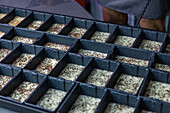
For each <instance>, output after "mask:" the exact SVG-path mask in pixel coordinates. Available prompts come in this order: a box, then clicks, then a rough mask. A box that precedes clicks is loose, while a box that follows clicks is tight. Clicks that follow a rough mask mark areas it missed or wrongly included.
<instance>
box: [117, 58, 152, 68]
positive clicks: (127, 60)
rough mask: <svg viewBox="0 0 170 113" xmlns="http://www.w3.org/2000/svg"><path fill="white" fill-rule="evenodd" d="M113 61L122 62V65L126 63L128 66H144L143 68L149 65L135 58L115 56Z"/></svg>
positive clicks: (145, 61)
mask: <svg viewBox="0 0 170 113" xmlns="http://www.w3.org/2000/svg"><path fill="white" fill-rule="evenodd" d="M115 61H118V62H124V63H128V64H133V65H139V66H144V67H147V66H148V63H149V61H147V60H141V59H137V58H132V57H126V56H120V55H117V56H116V57H115Z"/></svg>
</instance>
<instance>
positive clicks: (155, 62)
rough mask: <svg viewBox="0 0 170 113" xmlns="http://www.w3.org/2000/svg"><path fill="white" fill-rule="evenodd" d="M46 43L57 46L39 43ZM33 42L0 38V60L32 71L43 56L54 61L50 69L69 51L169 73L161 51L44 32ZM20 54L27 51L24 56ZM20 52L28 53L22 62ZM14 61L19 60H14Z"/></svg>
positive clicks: (46, 71)
mask: <svg viewBox="0 0 170 113" xmlns="http://www.w3.org/2000/svg"><path fill="white" fill-rule="evenodd" d="M47 43H48V44H50V43H51V44H52V43H57V44H59V46H58V45H57V46H56V45H50V46H45V47H43V45H47ZM36 44H37V45H30V44H21V43H16V42H12V41H8V40H3V39H1V40H0V48H1V49H0V51H1V53H3V54H1V56H0V62H1V63H4V64H13V65H15V66H17V67H20V68H24V69H31V70H33V69H35V68H36V67H37V66H38V64H40V63H41V62H42V61H44V59H45V58H46V57H49V58H51V59H45V62H47V60H50V61H54V63H53V64H49V66H50V65H51V66H52V67H53V68H54V67H55V65H57V64H58V62H59V61H60V59H61V62H63V60H62V57H63V56H64V55H65V53H67V52H69V53H72V54H76V55H77V56H80V57H82V56H85V57H88V58H89V59H90V58H91V57H94V58H96V59H99V58H100V59H102V60H112V61H116V62H119V63H123V64H131V65H138V66H139V67H140V68H143V67H149V68H152V69H155V70H160V71H163V72H166V73H170V56H169V55H166V54H162V53H154V52H149V51H145V50H138V49H135V48H128V47H123V46H114V45H109V44H102V43H96V42H90V41H87V40H83V39H82V40H77V39H74V38H65V37H60V36H57V37H53V35H46V37H44V38H42V39H40V40H39V41H37V42H36ZM61 45H62V46H61ZM63 45H64V46H63ZM56 47H57V48H56ZM23 53H27V55H26V54H23ZM23 55H26V56H29V58H28V59H26V60H23V61H22V59H20V58H21V57H23ZM18 58H19V59H18ZM25 58H26V57H25ZM64 58H65V57H64ZM54 59H58V60H54ZM18 60H20V61H19V62H16V61H18ZM21 61H22V62H21ZM14 63H15V64H14ZM35 64H36V65H35ZM43 64H44V63H43ZM41 70H42V69H41ZM51 70H52V68H51V69H50V70H49V69H44V72H43V73H44V74H49V73H50V72H51Z"/></svg>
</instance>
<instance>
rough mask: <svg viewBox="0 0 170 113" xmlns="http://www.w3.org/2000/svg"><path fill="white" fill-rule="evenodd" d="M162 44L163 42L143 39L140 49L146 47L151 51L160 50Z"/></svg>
mask: <svg viewBox="0 0 170 113" xmlns="http://www.w3.org/2000/svg"><path fill="white" fill-rule="evenodd" d="M161 45H162V43H161V42H157V41H151V40H145V39H144V40H143V41H142V43H141V44H140V46H139V49H146V50H150V51H156V52H159V50H160V48H161Z"/></svg>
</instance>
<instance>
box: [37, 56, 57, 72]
mask: <svg viewBox="0 0 170 113" xmlns="http://www.w3.org/2000/svg"><path fill="white" fill-rule="evenodd" d="M58 62H59V60H58V59H52V58H48V57H46V58H45V59H44V60H43V61H42V62H41V63H40V64H39V65H38V66H37V67H36V68H35V70H36V71H38V72H40V73H43V74H49V73H50V72H51V70H52V69H53V68H54V67H55V66H56V65H57V63H58Z"/></svg>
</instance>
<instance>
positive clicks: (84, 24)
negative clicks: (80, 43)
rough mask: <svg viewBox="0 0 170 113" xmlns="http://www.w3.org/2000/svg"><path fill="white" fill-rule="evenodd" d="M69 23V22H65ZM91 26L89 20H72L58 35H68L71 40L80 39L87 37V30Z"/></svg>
mask: <svg viewBox="0 0 170 113" xmlns="http://www.w3.org/2000/svg"><path fill="white" fill-rule="evenodd" d="M66 21H70V20H66ZM92 24H93V22H92V21H90V20H83V19H78V18H74V19H72V20H71V21H70V22H69V24H68V25H67V26H66V27H65V28H64V29H63V30H62V31H61V32H60V33H59V34H60V35H68V36H71V37H73V38H78V39H80V38H82V37H86V36H87V35H88V29H89V28H90V27H91V25H92Z"/></svg>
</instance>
